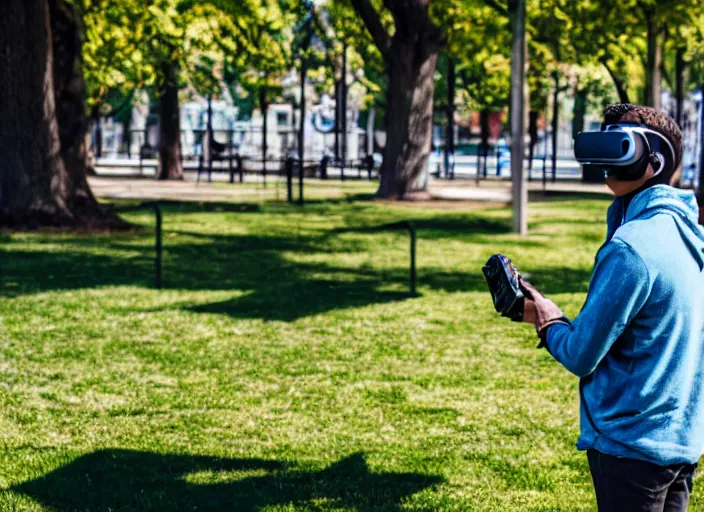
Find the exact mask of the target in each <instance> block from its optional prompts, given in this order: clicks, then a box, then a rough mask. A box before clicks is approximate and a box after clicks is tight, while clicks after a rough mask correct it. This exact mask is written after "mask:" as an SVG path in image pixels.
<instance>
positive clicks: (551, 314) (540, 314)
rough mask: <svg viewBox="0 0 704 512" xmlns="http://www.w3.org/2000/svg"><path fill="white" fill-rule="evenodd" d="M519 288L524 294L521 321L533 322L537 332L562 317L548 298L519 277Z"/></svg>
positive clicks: (540, 331)
mask: <svg viewBox="0 0 704 512" xmlns="http://www.w3.org/2000/svg"><path fill="white" fill-rule="evenodd" d="M520 285H521V290H522V291H523V293H524V294H525V296H526V298H525V302H524V305H523V321H524V322H530V323H533V324H535V330H536V331H537V332H538V334H540V333H542V332H543V330H544V329H546V328H548V327H549V326H551V325H552V324H555V323H557V322H559V321H560V320H562V318H564V316H565V315H564V314H563V313H562V310H561V309H560V308H558V307H557V305H556V304H555V303H554V302H553V301H551V300H550V299H546V298H545V297H543V295H542V294H541V293H540V292H539V291H538V290H536V289H535V288H534V287H533V285H531V284H530V283H528V282H527V281H524V280H523V278H520Z"/></svg>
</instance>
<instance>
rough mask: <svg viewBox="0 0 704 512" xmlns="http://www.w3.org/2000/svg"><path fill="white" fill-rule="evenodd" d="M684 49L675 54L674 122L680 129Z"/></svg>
mask: <svg viewBox="0 0 704 512" xmlns="http://www.w3.org/2000/svg"><path fill="white" fill-rule="evenodd" d="M684 53H685V48H684V47H682V46H680V47H678V48H677V53H676V54H675V102H676V109H675V120H676V121H677V124H678V125H679V127H680V128H682V108H683V106H684V84H685V76H684V74H685V69H686V66H685V62H684Z"/></svg>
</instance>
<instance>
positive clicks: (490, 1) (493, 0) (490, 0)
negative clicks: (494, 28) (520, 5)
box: [484, 0, 508, 16]
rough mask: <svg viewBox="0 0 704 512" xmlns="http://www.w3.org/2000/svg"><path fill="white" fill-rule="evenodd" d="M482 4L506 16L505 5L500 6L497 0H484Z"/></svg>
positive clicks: (506, 9)
mask: <svg viewBox="0 0 704 512" xmlns="http://www.w3.org/2000/svg"><path fill="white" fill-rule="evenodd" d="M484 3H485V4H486V5H487V6H488V7H491V8H492V9H494V10H495V11H496V12H498V13H499V14H503V15H504V16H508V8H507V7H506V6H505V5H502V4H500V3H499V2H498V1H497V0H484Z"/></svg>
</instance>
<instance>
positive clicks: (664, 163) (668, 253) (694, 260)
mask: <svg viewBox="0 0 704 512" xmlns="http://www.w3.org/2000/svg"><path fill="white" fill-rule="evenodd" d="M682 147H683V143H682V133H681V132H680V130H679V128H678V127H677V125H676V124H675V122H674V121H673V120H672V118H670V117H669V116H667V115H666V114H665V113H663V112H661V111H657V110H654V109H651V108H646V107H641V106H635V105H627V104H619V105H613V106H610V107H608V108H607V109H606V110H605V112H604V124H603V125H602V130H600V131H597V132H583V133H581V134H580V135H578V136H577V139H576V140H575V155H576V157H577V159H578V160H579V161H580V162H582V163H585V164H591V165H599V166H601V167H602V168H603V169H604V172H605V173H606V176H607V179H606V183H607V185H608V187H609V188H610V189H611V190H612V191H613V193H614V195H615V196H616V198H615V200H614V203H613V204H612V205H611V207H610V208H609V212H608V216H607V238H606V242H605V243H604V245H603V246H602V247H601V249H599V251H598V253H597V255H596V261H595V266H594V273H593V275H592V279H591V282H590V285H589V292H588V295H587V300H586V303H585V304H584V307H583V308H582V311H581V313H580V314H579V315H578V316H577V317H576V318H575V319H574V320H572V321H570V320H568V319H567V318H565V317H564V316H563V314H562V311H560V308H558V307H557V306H556V305H555V304H554V303H553V302H552V301H550V300H549V299H546V298H545V297H543V296H542V295H541V294H540V293H539V292H538V291H537V290H536V289H535V288H533V287H532V286H531V285H530V284H528V283H525V282H521V285H522V286H521V287H522V289H523V292H524V294H525V296H526V300H525V306H524V307H525V310H524V321H528V322H533V323H535V326H536V329H537V331H538V334H539V336H540V339H541V346H544V347H545V348H547V350H548V351H549V352H550V354H552V355H553V357H554V358H555V359H556V360H557V361H559V362H560V363H562V364H563V365H564V366H565V367H566V368H567V369H568V370H569V371H571V372H572V373H574V374H576V375H577V376H579V377H580V378H581V380H580V387H579V389H580V403H581V407H580V408H581V418H580V424H581V435H580V437H579V441H578V443H577V448H578V449H580V450H586V451H587V457H588V460H589V467H590V470H591V473H592V478H593V481H594V487H595V490H596V497H597V502H598V504H599V510H600V511H602V512H604V511H618V512H627V511H631V510H633V511H636V510H637V511H667V512H674V511H684V510H686V509H687V507H688V503H689V498H690V493H691V491H692V478H693V475H694V472H695V469H696V465H697V462H698V460H699V458H700V456H701V455H702V453H703V452H704V230H702V228H701V227H700V226H699V225H698V207H697V204H696V200H695V197H694V194H692V193H691V192H685V191H682V190H678V189H676V188H674V187H672V186H671V184H673V183H674V182H675V180H676V179H677V178H678V177H677V174H678V172H677V171H678V169H679V166H680V163H681V159H682Z"/></svg>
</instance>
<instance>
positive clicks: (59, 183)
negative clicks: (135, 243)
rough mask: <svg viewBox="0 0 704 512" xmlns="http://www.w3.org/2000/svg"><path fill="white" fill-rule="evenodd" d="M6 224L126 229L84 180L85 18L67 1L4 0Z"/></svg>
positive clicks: (1, 169) (0, 192)
mask: <svg viewBox="0 0 704 512" xmlns="http://www.w3.org/2000/svg"><path fill="white" fill-rule="evenodd" d="M0 48H2V49H3V52H2V54H1V55H0V62H2V68H3V73H2V74H1V75H0V93H1V94H0V96H1V97H2V98H3V100H2V101H1V102H0V154H2V155H3V158H2V160H0V226H6V227H14V228H23V227H41V226H55V227H81V228H101V229H104V228H124V227H126V224H125V223H124V222H122V221H121V220H120V219H118V218H117V217H115V216H114V215H112V214H110V213H107V212H105V211H103V210H102V209H101V208H100V207H99V205H98V203H97V201H96V200H95V198H94V197H93V195H92V193H91V191H90V188H89V187H88V184H87V182H86V178H85V163H86V162H85V157H84V153H85V145H84V137H83V134H84V131H85V112H84V99H85V84H84V82H83V77H82V74H81V73H82V71H81V64H80V63H81V36H80V24H79V20H78V18H77V16H76V13H75V11H74V10H73V8H72V7H71V6H70V5H68V4H67V3H65V2H64V1H63V0H6V1H4V2H0Z"/></svg>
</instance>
